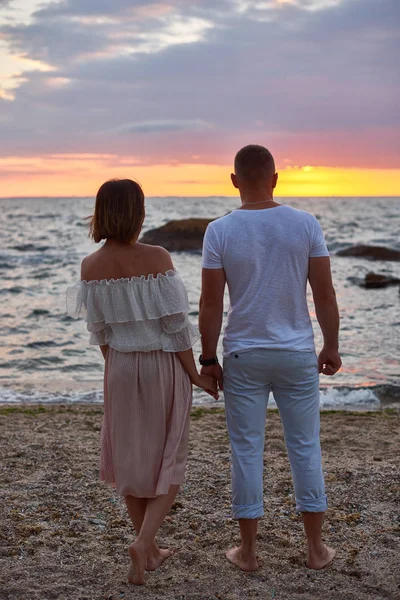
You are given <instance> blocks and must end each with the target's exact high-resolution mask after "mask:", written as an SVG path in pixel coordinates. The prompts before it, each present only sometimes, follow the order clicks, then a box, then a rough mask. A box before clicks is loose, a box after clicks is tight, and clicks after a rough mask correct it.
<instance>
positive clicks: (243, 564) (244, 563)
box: [225, 546, 258, 573]
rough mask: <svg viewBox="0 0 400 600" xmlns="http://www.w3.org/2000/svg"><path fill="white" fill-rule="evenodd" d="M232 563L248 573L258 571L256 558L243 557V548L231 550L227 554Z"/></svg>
mask: <svg viewBox="0 0 400 600" xmlns="http://www.w3.org/2000/svg"><path fill="white" fill-rule="evenodd" d="M225 556H226V558H227V559H228V560H229V562H230V563H232V564H233V565H235V567H238V568H239V569H241V570H242V571H246V572H247V573H249V572H252V571H257V569H258V562H257V558H256V557H255V556H243V554H242V548H241V546H239V547H236V548H231V549H230V550H228V551H227V553H226V554H225Z"/></svg>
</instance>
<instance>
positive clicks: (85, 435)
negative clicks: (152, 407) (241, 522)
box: [0, 405, 400, 600]
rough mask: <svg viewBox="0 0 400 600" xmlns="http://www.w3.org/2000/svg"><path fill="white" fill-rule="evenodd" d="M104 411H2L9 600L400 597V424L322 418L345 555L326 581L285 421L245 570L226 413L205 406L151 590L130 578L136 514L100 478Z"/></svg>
mask: <svg viewBox="0 0 400 600" xmlns="http://www.w3.org/2000/svg"><path fill="white" fill-rule="evenodd" d="M101 416H102V407H101V406H100V405H96V406H93V405H80V406H77V405H67V406H60V405H52V406H49V405H46V406H43V405H42V406H40V405H36V406H26V407H21V406H7V407H5V406H0V431H1V433H2V435H1V440H2V441H1V454H2V483H3V486H2V487H3V502H2V504H1V506H0V518H1V523H2V536H1V538H0V545H1V555H2V556H1V563H0V587H1V589H2V598H4V600H20V599H21V598H26V600H50V599H53V598H54V599H60V600H64V599H65V600H67V599H68V600H89V599H90V600H93V599H95V600H100V599H107V600H117V599H119V598H124V599H128V600H130V599H134V598H138V597H140V598H143V600H176V599H179V600H216V599H218V600H253V599H259V600H260V599H262V600H264V599H268V598H275V599H276V600H311V599H313V600H314V599H318V600H349V599H350V598H351V600H383V599H393V600H394V598H395V597H396V594H398V592H399V587H398V586H399V585H400V579H399V576H398V553H397V551H398V544H399V536H400V522H399V519H398V502H399V500H400V498H399V495H400V490H399V485H398V482H399V466H398V458H397V451H396V449H397V448H398V445H399V423H400V415H399V413H398V412H397V411H390V410H389V411H372V412H371V411H369V412H358V411H357V412H349V411H336V410H334V411H322V412H321V445H322V452H323V466H324V472H325V479H326V486H327V494H328V499H329V508H328V511H327V513H326V519H325V524H324V536H325V538H326V541H327V542H328V543H329V544H331V545H333V546H334V547H336V548H337V549H338V556H337V558H336V559H335V561H334V562H333V564H332V565H331V566H330V567H329V568H327V569H325V570H323V571H310V570H308V569H306V567H305V565H304V558H305V555H304V545H305V544H304V534H303V529H302V523H301V517H300V516H299V515H298V513H296V511H295V506H294V498H293V489H292V483H291V476H290V467H289V463H288V460H287V455H286V449H285V446H284V441H283V436H282V429H281V425H280V420H279V415H278V414H277V411H276V410H273V409H272V410H271V411H270V412H269V413H268V418H267V423H266V445H265V455H264V459H265V468H264V494H265V516H264V517H263V518H262V519H261V520H260V530H259V541H258V544H259V557H260V564H261V566H260V569H259V571H257V572H256V573H254V574H244V573H242V572H240V571H238V570H236V569H235V568H234V567H232V565H230V564H229V563H228V562H227V561H226V559H225V558H224V551H225V550H226V549H227V548H229V547H230V546H232V545H234V544H235V543H237V540H238V526H237V523H236V522H235V521H233V520H232V518H231V516H230V468H229V445H228V437H227V433H226V426H225V417H224V411H223V407H215V408H208V407H204V406H195V407H194V408H193V410H192V413H191V434H190V442H189V460H188V470H187V479H186V483H185V484H184V485H183V486H182V489H181V491H180V493H179V495H178V497H177V499H176V501H175V503H174V506H173V508H172V510H171V512H170V514H169V515H168V516H167V518H166V520H165V522H164V524H163V526H162V528H161V530H160V535H159V538H160V541H161V542H162V543H163V544H165V545H167V546H172V547H174V548H175V549H176V553H175V555H174V556H173V557H172V558H170V559H169V560H168V561H166V563H165V564H164V565H163V566H162V567H161V569H160V570H159V571H156V572H155V573H149V574H147V575H146V580H147V585H146V586H145V587H144V588H141V589H138V588H135V587H134V586H132V585H130V584H129V583H127V581H126V572H127V568H128V562H129V559H128V555H127V547H128V544H129V543H130V542H131V541H132V539H133V534H132V527H131V526H130V524H129V521H128V518H127V514H126V509H125V507H124V504H123V502H122V500H121V499H120V498H119V497H118V496H117V495H116V494H115V492H114V490H113V489H112V488H110V487H109V486H106V485H105V484H102V483H101V482H100V481H99V478H98V466H99V465H98V463H99V435H100V427H101Z"/></svg>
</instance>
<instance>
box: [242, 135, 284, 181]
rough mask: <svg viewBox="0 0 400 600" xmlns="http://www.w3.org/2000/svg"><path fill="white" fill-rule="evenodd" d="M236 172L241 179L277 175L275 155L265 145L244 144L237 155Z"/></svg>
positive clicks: (268, 177)
mask: <svg viewBox="0 0 400 600" xmlns="http://www.w3.org/2000/svg"><path fill="white" fill-rule="evenodd" d="M235 174H236V177H237V178H238V179H239V181H246V182H247V181H248V182H251V181H258V180H266V179H270V178H272V177H273V176H274V175H275V161H274V157H273V156H272V154H271V152H270V151H269V150H267V148H264V146H258V145H257V144H250V145H249V146H244V148H242V149H241V150H239V152H238V153H237V154H236V156H235Z"/></svg>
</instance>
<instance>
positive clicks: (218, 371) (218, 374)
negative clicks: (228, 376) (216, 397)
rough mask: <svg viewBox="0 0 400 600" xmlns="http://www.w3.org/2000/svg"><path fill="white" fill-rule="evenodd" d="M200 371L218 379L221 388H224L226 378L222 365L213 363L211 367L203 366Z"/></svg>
mask: <svg viewBox="0 0 400 600" xmlns="http://www.w3.org/2000/svg"><path fill="white" fill-rule="evenodd" d="M200 373H201V374H202V375H210V376H211V377H214V379H216V380H217V381H218V387H219V389H220V390H223V389H224V379H223V373H222V367H221V365H212V366H211V367H201V371H200Z"/></svg>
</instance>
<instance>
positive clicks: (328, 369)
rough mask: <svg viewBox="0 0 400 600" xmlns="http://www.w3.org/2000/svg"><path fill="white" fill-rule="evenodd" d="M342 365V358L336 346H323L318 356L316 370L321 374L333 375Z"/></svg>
mask: <svg viewBox="0 0 400 600" xmlns="http://www.w3.org/2000/svg"><path fill="white" fill-rule="evenodd" d="M341 366H342V359H341V358H340V354H339V351H338V349H337V348H333V349H331V348H327V347H325V346H324V347H323V348H322V350H321V352H320V353H319V356H318V372H319V373H323V375H335V373H337V372H338V371H339V369H340V367H341Z"/></svg>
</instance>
